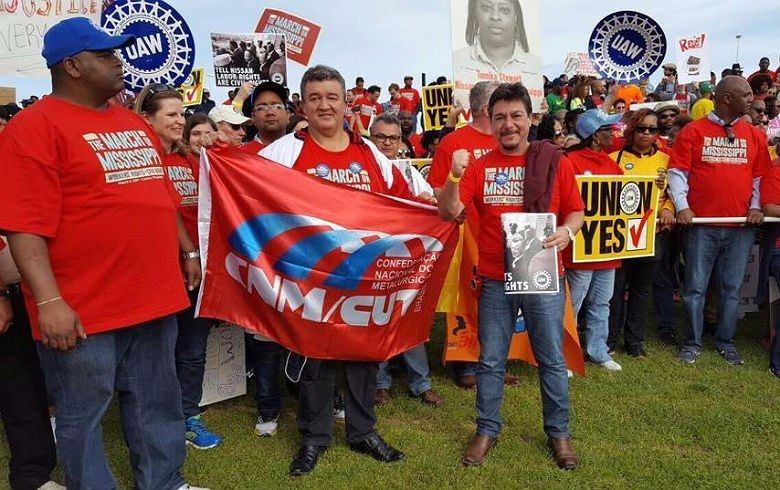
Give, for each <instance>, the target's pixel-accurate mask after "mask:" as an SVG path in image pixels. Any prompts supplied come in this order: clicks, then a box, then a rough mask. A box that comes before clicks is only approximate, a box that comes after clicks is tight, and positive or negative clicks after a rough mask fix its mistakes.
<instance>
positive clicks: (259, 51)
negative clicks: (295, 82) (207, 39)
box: [211, 32, 287, 87]
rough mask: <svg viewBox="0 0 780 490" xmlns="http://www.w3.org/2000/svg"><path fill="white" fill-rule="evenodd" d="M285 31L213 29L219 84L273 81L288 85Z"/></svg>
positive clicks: (215, 69)
mask: <svg viewBox="0 0 780 490" xmlns="http://www.w3.org/2000/svg"><path fill="white" fill-rule="evenodd" d="M286 44H287V43H286V42H285V40H284V36H283V35H282V34H261V33H254V32H251V33H212V34H211V51H212V55H213V57H214V75H215V76H216V79H217V81H216V83H217V86H218V87H238V86H240V85H241V84H243V83H244V82H253V83H262V82H267V81H271V82H274V83H278V84H279V85H283V86H285V87H286V86H287V47H286Z"/></svg>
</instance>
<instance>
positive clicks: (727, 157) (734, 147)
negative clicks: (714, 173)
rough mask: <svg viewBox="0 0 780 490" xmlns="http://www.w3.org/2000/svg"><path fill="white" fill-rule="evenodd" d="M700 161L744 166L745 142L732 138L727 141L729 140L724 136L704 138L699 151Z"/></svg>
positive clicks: (745, 160)
mask: <svg viewBox="0 0 780 490" xmlns="http://www.w3.org/2000/svg"><path fill="white" fill-rule="evenodd" d="M701 161H702V162H705V163H728V164H732V165H745V164H747V163H748V153H747V140H746V139H744V138H734V139H733V140H731V141H729V138H727V137H725V136H718V137H709V136H705V137H704V144H703V145H702V149H701Z"/></svg>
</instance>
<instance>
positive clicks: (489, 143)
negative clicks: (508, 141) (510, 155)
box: [428, 124, 498, 189]
mask: <svg viewBox="0 0 780 490" xmlns="http://www.w3.org/2000/svg"><path fill="white" fill-rule="evenodd" d="M496 148H498V140H496V139H495V138H494V137H493V135H492V134H485V133H483V132H481V131H478V130H476V129H474V128H473V127H472V126H471V125H470V124H469V125H467V126H463V127H462V128H460V129H456V130H455V131H453V132H452V133H450V134H448V135H447V136H445V137H444V138H442V140H441V141H440V142H439V146H437V147H436V154H435V155H434V156H433V161H432V162H431V171H430V173H429V174H428V183H429V184H431V187H433V188H434V189H440V188H442V187H444V184H445V182H446V181H447V176H448V175H449V174H450V169H452V154H453V153H455V151H457V150H468V151H469V152H470V153H471V156H472V157H473V158H474V160H478V159H480V158H482V157H483V156H484V155H486V154H487V153H489V152H491V151H493V150H495V149H496Z"/></svg>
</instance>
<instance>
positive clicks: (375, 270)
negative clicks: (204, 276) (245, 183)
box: [224, 213, 444, 327]
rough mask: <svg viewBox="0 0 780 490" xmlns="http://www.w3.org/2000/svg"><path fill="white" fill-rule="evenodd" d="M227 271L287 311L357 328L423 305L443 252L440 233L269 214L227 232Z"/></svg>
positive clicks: (385, 321)
mask: <svg viewBox="0 0 780 490" xmlns="http://www.w3.org/2000/svg"><path fill="white" fill-rule="evenodd" d="M228 244H229V248H230V250H229V252H228V254H227V256H226V258H225V263H224V267H225V270H226V272H227V274H228V275H229V276H230V277H231V278H232V279H233V280H235V281H236V282H238V283H239V284H240V285H241V287H242V288H244V289H245V290H246V291H247V292H248V293H249V294H253V295H257V296H259V298H261V299H262V301H263V302H264V303H265V304H267V305H268V306H270V307H271V308H273V309H275V310H277V311H279V312H280V313H283V314H285V315H290V314H291V315H296V316H297V317H298V318H301V319H303V320H308V321H312V322H318V323H336V324H344V325H349V326H354V327H366V326H384V325H387V324H388V323H390V321H391V319H392V318H397V317H399V316H403V315H406V314H407V312H410V311H412V312H414V311H419V310H420V309H421V308H422V306H421V302H422V296H423V294H422V293H421V291H422V292H423V293H424V289H425V284H426V282H427V281H428V279H429V278H430V275H431V273H432V272H433V267H434V264H435V263H436V261H437V260H438V259H439V256H440V254H441V252H442V251H443V250H444V245H443V244H442V242H440V241H439V240H437V239H436V238H433V237H430V236H426V235H419V234H404V235H390V234H387V233H383V232H379V231H368V230H354V229H353V230H350V229H346V228H344V227H342V226H340V225H338V224H336V223H332V222H328V221H325V220H322V219H319V218H315V217H311V216H304V215H299V214H288V213H266V214H261V215H258V216H255V217H254V218H252V219H249V220H247V221H244V222H243V223H242V224H240V225H239V226H238V227H237V228H236V229H235V230H234V231H233V232H232V233H231V234H230V236H229V238H228Z"/></svg>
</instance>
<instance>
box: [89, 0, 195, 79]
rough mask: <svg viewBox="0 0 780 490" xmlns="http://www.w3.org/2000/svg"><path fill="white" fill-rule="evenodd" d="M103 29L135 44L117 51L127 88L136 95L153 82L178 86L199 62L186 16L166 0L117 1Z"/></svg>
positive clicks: (109, 8)
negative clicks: (130, 37) (132, 40)
mask: <svg viewBox="0 0 780 490" xmlns="http://www.w3.org/2000/svg"><path fill="white" fill-rule="evenodd" d="M101 22H102V25H103V27H104V28H105V29H106V30H107V31H108V32H110V33H111V34H114V35H117V36H118V35H125V34H130V35H133V36H135V42H134V43H133V44H131V45H130V46H128V47H126V48H122V49H120V50H117V54H118V55H119V58H120V59H121V60H122V65H124V71H125V87H126V88H127V89H128V90H130V91H132V92H135V93H138V92H140V91H141V90H142V89H143V88H144V86H146V85H148V84H150V83H163V84H166V85H170V86H171V87H177V86H179V85H181V84H182V83H184V81H185V80H186V79H187V77H188V76H190V72H191V71H192V66H193V65H194V63H195V39H194V38H193V37H192V31H190V28H189V26H188V25H187V22H186V21H185V20H184V17H183V16H182V15H181V14H180V13H179V12H178V11H176V9H174V8H173V7H171V6H170V5H168V4H167V3H165V2H163V1H162V0H116V1H114V2H113V3H111V5H109V6H108V7H107V8H106V10H105V11H104V12H103V18H102V21H101Z"/></svg>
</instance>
